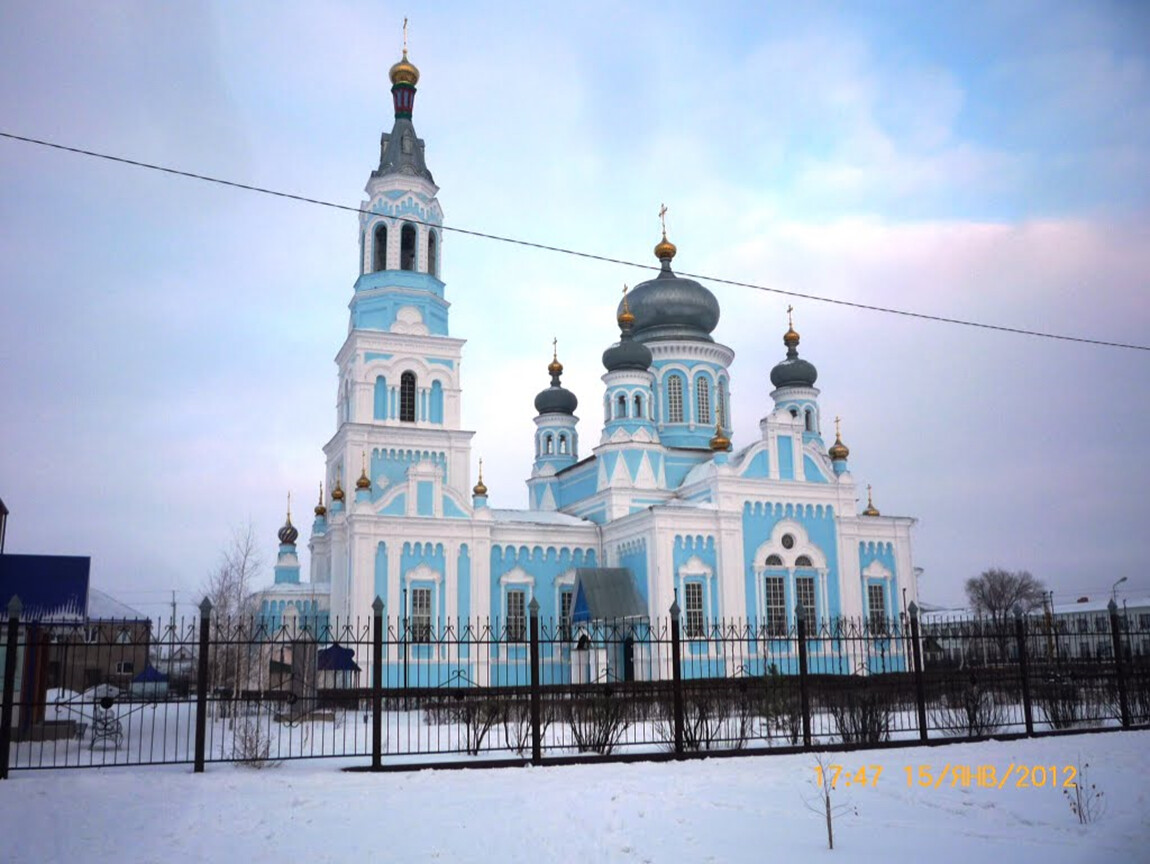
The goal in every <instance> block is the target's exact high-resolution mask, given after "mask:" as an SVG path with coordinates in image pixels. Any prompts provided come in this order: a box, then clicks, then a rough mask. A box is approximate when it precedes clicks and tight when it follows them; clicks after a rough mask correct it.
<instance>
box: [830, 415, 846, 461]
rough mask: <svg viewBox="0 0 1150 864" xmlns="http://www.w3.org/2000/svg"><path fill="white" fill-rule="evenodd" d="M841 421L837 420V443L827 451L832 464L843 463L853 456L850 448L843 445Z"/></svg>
mask: <svg viewBox="0 0 1150 864" xmlns="http://www.w3.org/2000/svg"><path fill="white" fill-rule="evenodd" d="M839 422H840V419H839V418H838V417H836V418H835V443H834V444H832V445H831V449H830V450H828V451H827V453H828V455H829V456H830V457H831V461H832V462H841V461H843V460H845V459H846V458H847V457H848V456H850V455H851V451H850V448H849V447H847V445H846V444H844V443H843V435H842V429H841V428H840V427H839Z"/></svg>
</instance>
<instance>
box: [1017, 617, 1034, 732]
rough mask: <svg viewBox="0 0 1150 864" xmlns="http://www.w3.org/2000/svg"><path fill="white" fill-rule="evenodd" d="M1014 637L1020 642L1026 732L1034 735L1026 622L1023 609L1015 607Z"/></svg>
mask: <svg viewBox="0 0 1150 864" xmlns="http://www.w3.org/2000/svg"><path fill="white" fill-rule="evenodd" d="M1014 638H1015V640H1017V642H1018V669H1019V674H1021V676H1022V714H1023V716H1024V717H1025V718H1026V734H1027V735H1031V736H1032V735H1034V709H1033V707H1032V705H1031V701H1030V656H1029V654H1028V653H1027V651H1026V622H1025V621H1024V620H1023V617H1022V609H1021V608H1019V607H1018V606H1015V607H1014Z"/></svg>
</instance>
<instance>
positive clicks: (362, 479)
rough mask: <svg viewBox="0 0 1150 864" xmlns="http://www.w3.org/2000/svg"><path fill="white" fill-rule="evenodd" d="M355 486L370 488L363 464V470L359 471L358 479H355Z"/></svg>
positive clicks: (357, 487)
mask: <svg viewBox="0 0 1150 864" xmlns="http://www.w3.org/2000/svg"><path fill="white" fill-rule="evenodd" d="M355 488H356V489H370V488H371V481H370V480H369V479H367V466H366V465H365V466H364V468H363V470H362V471H360V472H359V479H358V480H356V481H355Z"/></svg>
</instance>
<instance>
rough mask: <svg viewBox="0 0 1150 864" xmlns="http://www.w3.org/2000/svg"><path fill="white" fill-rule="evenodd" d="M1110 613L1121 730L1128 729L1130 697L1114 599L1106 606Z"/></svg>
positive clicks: (1116, 605) (1116, 606)
mask: <svg viewBox="0 0 1150 864" xmlns="http://www.w3.org/2000/svg"><path fill="white" fill-rule="evenodd" d="M1106 608H1107V609H1108V610H1109V611H1110V640H1111V642H1112V643H1113V644H1114V674H1115V676H1116V677H1117V679H1118V710H1119V713H1120V714H1121V717H1122V728H1123V729H1129V728H1130V697H1129V696H1128V695H1127V693H1126V663H1125V662H1124V660H1125V655H1124V654H1123V652H1122V633H1121V631H1120V629H1119V626H1118V604H1117V603H1116V602H1114V598H1113V597H1111V598H1110V602H1109V603H1107V604H1106Z"/></svg>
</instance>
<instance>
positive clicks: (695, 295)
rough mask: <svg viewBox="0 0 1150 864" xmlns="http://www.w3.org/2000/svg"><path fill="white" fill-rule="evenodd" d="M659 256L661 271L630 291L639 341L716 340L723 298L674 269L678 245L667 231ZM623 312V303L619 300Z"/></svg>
mask: <svg viewBox="0 0 1150 864" xmlns="http://www.w3.org/2000/svg"><path fill="white" fill-rule="evenodd" d="M655 257H657V258H658V259H659V261H660V263H661V264H662V265H663V269H662V270H660V271H659V275H658V276H656V277H655V278H654V279H651V280H649V281H647V282H642V283H640V284H639V285H636V286H635V288H634V289H633V290H632V291H631V293H630V294H629V295H628V297H627V299H628V301H629V302H630V307H631V312H632V313H633V314H634V316H635V327H634V330H633V331H632V334H633V335H634V338H635V339H636V340H637V341H639V342H651V341H653V340H658V339H695V340H702V341H706V342H714V341H715V340H714V339H712V338H711V331H712V330H714V329H715V327H717V326H718V324H719V301H718V300H716V299H715V295H714V294H712V293H711V292H710V291H708V290H707V289H706V288H704V287H703V286H702V285H700V284H699V283H698V282H696V281H695V280H694V279H684V278H682V277H680V276H676V275H675V272H674V271H673V270H672V269H671V259H672V258H674V257H675V246H674V244H673V243H671V242H669V241H668V240H667V237H666V235H665V234H664V235H663V240H662V242H660V243H659V245H658V246H656V247H655ZM619 314H620V315H621V314H623V304H622V303H620V304H619Z"/></svg>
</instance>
